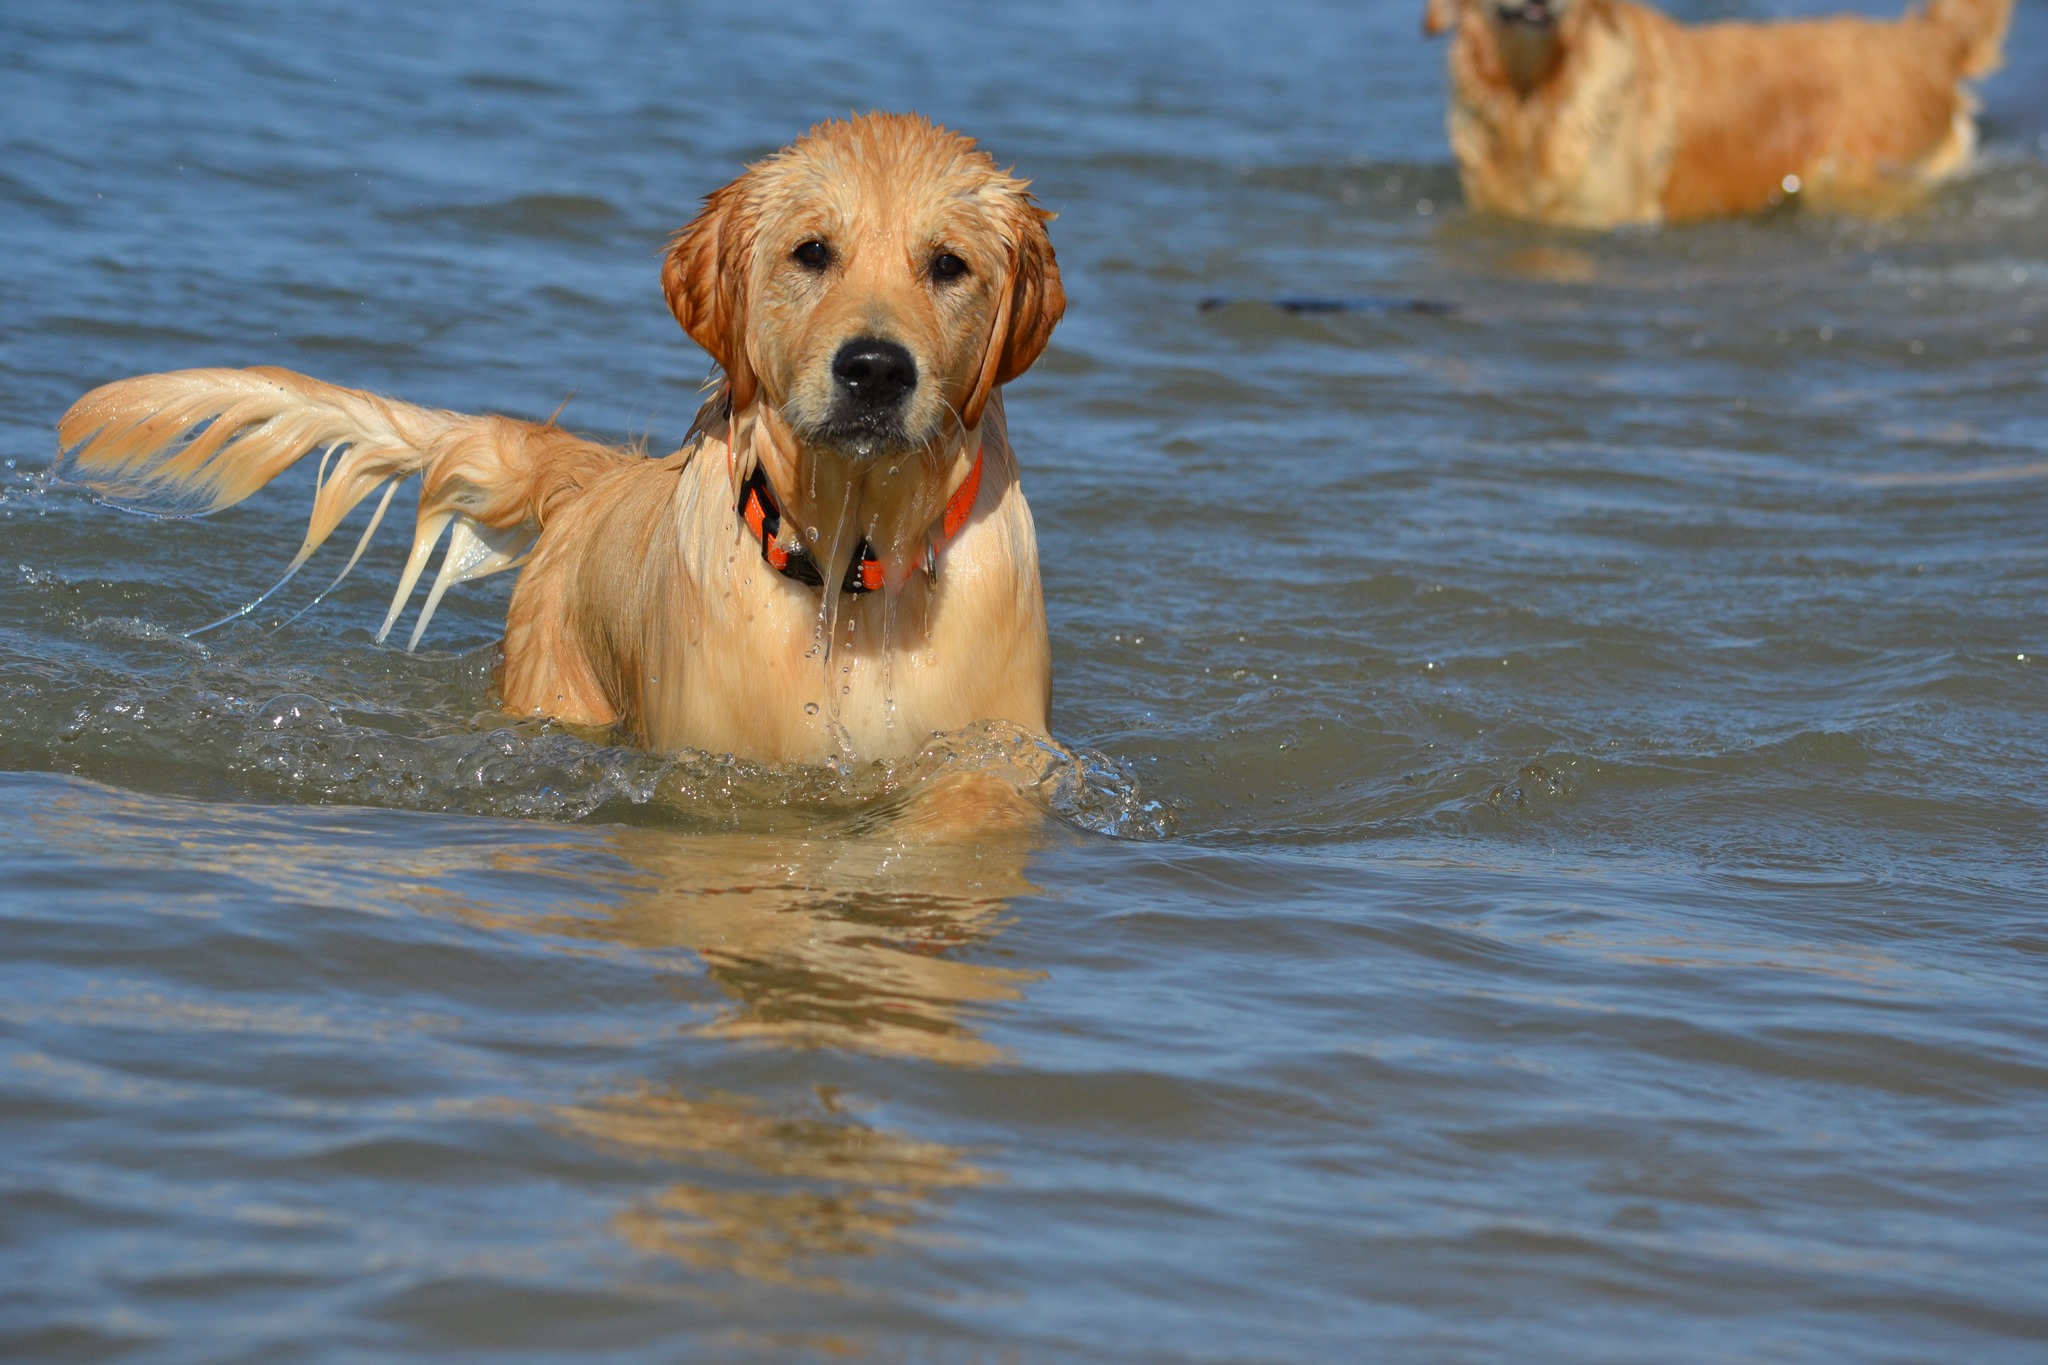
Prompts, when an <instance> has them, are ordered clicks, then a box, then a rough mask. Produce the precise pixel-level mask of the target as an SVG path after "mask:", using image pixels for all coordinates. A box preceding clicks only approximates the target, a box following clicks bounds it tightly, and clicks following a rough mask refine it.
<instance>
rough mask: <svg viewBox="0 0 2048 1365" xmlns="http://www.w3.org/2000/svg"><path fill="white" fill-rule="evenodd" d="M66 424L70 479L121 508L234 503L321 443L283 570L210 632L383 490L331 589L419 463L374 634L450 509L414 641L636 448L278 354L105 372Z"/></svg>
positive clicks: (62, 428)
mask: <svg viewBox="0 0 2048 1365" xmlns="http://www.w3.org/2000/svg"><path fill="white" fill-rule="evenodd" d="M57 438H58V447H59V454H58V457H57V461H56V464H55V465H54V466H53V470H54V472H55V473H56V474H57V475H58V477H60V478H63V479H67V480H70V481H72V482H76V483H82V484H84V485H86V486H87V487H89V488H91V489H93V491H94V492H96V493H98V494H99V495H100V497H102V498H103V499H105V500H106V501H108V502H110V503H113V504H114V505H116V506H119V507H126V508H130V509H132V510H134V511H138V512H147V513H151V514H153V515H156V516H173V517H189V516H204V515H205V514H207V513H209V512H217V511H219V510H220V509H221V508H223V507H232V506H234V505H235V504H236V503H238V502H240V501H242V500H243V499H244V498H246V497H248V496H249V495H250V494H252V493H254V492H255V491H256V490H257V489H259V488H261V487H263V485H265V484H267V483H269V482H270V481H271V480H272V479H274V478H276V477H277V476H278V475H279V474H282V473H283V472H284V471H285V470H286V469H288V468H290V467H291V466H292V465H293V464H295V463H297V462H298V461H299V460H300V459H301V458H303V457H304V456H306V455H308V454H311V453H312V452H313V451H315V450H320V451H322V452H323V453H322V455H321V458H320V475H319V479H318V481H317V484H316V487H315V490H314V494H313V515H312V519H311V522H310V523H309V524H308V526H307V528H306V538H305V540H304V541H303V542H302V543H301V544H300V546H299V552H298V554H297V555H295V556H294V557H293V559H292V562H291V565H290V567H288V568H287V569H286V570H285V574H284V577H283V578H280V579H279V580H278V581H277V583H276V584H275V585H273V586H272V587H271V589H270V590H269V592H266V593H264V594H263V595H262V596H261V597H258V598H257V599H256V600H255V601H253V602H251V603H249V604H248V605H247V606H245V607H243V608H241V609H240V610H239V611H236V612H231V613H229V614H228V615H227V616H225V617H222V618H221V619H220V620H219V621H216V622H214V623H213V625H212V626H202V627H200V629H201V630H211V629H212V628H213V626H218V625H225V624H226V623H227V622H229V621H232V620H235V619H236V618H237V617H241V616H246V615H248V614H249V613H250V612H251V611H253V610H254V609H255V608H256V607H257V606H258V605H259V604H261V603H262V602H263V601H264V600H265V599H266V598H268V597H269V596H270V594H271V593H274V592H276V591H277V590H278V589H279V588H281V587H283V586H284V585H285V584H286V583H287V582H289V581H290V580H291V577H292V575H294V574H296V573H297V572H298V571H299V569H300V568H302V567H303V566H304V565H305V563H306V561H307V560H308V559H310V558H312V556H313V552H314V551H315V550H317V549H319V548H320V546H321V544H322V543H323V542H325V541H326V540H327V538H328V537H329V536H331V535H333V534H334V531H335V528H336V527H338V526H339V525H340V524H341V522H342V520H343V518H345V517H347V516H348V514H349V513H350V512H352V511H354V510H355V508H356V507H357V505H359V504H360V503H361V502H362V501H363V500H364V499H365V498H367V497H369V496H370V495H371V494H372V493H375V492H377V491H378V490H379V489H380V488H381V489H382V490H383V497H382V499H381V500H380V501H379V502H378V504H377V509H376V511H375V513H373V514H372V516H371V518H370V522H369V525H367V526H366V527H364V529H363V534H362V537H361V539H360V540H358V541H357V542H356V548H355V553H354V554H352V555H351V556H350V557H349V561H348V563H347V565H345V566H344V567H343V568H342V571H341V572H340V574H338V575H336V577H335V579H334V582H332V583H330V584H328V585H327V587H326V589H325V590H323V591H322V592H321V593H320V595H319V597H316V598H314V599H313V601H314V602H318V601H320V600H321V598H324V597H326V596H327V594H328V593H330V592H332V591H334V589H335V588H336V587H338V586H339V585H340V583H341V580H342V579H344V578H346V577H348V574H349V571H350V570H352V569H354V568H355V566H356V561H357V560H359V559H361V558H362V554H363V551H364V549H365V548H367V547H368V545H369V543H370V537H371V536H373V535H375V534H376V531H377V527H378V525H379V524H380V523H381V522H382V521H383V519H384V513H385V511H386V509H388V508H389V507H390V505H391V496H392V494H393V493H395V492H396V491H397V489H398V485H399V484H401V483H403V482H404V481H405V480H406V479H408V478H410V477H411V476H412V475H414V474H418V475H420V476H421V481H420V507H419V523H418V531H417V533H416V534H415V535H414V537H413V545H412V554H411V555H410V557H409V558H408V559H407V561H406V566H405V572H404V574H403V576H402V577H401V579H400V581H399V585H398V592H397V593H396V595H395V596H393V598H392V599H391V610H390V611H389V612H388V613H386V615H385V617H384V624H383V627H382V628H381V629H380V630H379V631H378V632H377V639H378V640H379V641H380V642H381V641H382V640H384V638H385V637H386V636H388V635H390V633H391V627H392V626H393V624H395V623H396V622H397V620H398V616H399V613H400V612H401V611H403V610H404V609H405V604H406V603H407V602H408V601H409V600H411V597H412V593H413V589H414V587H415V586H416V585H417V584H418V582H419V578H420V574H421V572H422V571H423V570H424V569H425V568H426V563H427V560H428V558H429V557H430V556H431V555H432V554H433V552H434V547H435V546H436V545H437V544H438V543H439V542H440V539H441V533H442V532H443V531H444V530H448V528H449V526H450V525H451V523H452V525H453V527H454V529H453V531H452V532H450V534H449V541H448V550H447V553H446V554H444V555H443V556H442V559H441V569H440V572H439V573H438V574H437V575H436V576H435V579H434V585H433V587H432V588H431V589H430V590H429V592H428V594H427V601H426V604H425V605H424V606H423V607H421V609H420V615H419V621H418V624H416V625H415V626H414V627H413V632H412V639H411V641H410V643H408V644H407V645H406V648H407V649H408V650H410V649H412V648H413V647H414V646H415V645H417V644H418V643H419V641H420V636H421V634H422V633H424V632H425V630H426V628H427V622H428V621H429V620H430V619H432V617H433V614H434V609H435V608H436V607H438V606H439V605H440V603H441V596H442V594H443V593H445V592H446V591H447V590H448V588H449V586H450V585H452V584H455V583H462V582H467V581H468V580H470V579H472V578H482V577H484V576H485V575H486V574H493V573H497V572H498V571H500V570H502V569H510V568H516V567H518V566H519V565H520V564H522V563H524V562H525V557H526V554H527V552H528V551H529V550H530V549H532V546H533V542H534V540H535V539H536V538H537V537H538V535H539V534H540V528H541V525H542V523H543V522H544V521H545V520H546V518H547V515H548V512H549V510H550V509H551V508H552V507H553V506H555V505H556V504H558V503H559V501H560V500H561V499H562V497H563V496H565V495H573V493H574V491H575V490H577V489H579V488H580V487H581V486H582V485H583V484H584V483H586V482H587V481H588V479H589V478H590V477H591V476H593V475H594V474H596V473H598V472H601V470H602V469H603V468H606V467H610V466H613V465H616V464H619V463H622V462H624V461H626V460H629V459H632V458H634V457H633V455H632V453H631V452H627V451H623V450H618V449H616V448H613V447H610V446H603V445H598V444H596V443H595V442H591V441H585V440H582V439H581V438H579V437H575V436H571V435H570V434H568V433H567V432H565V431H563V430H561V429H560V428H559V427H556V426H555V425H554V424H553V423H552V422H548V423H536V422H521V421H516V420H514V419H512V418H509V417H475V416H470V415H467V414H464V413H458V412H445V411H442V410H440V409H436V408H422V407H415V406H414V405H412V404H410V403H400V402H395V401H393V400H391V399H388V398H380V397H378V396H377V395H376V394H372V393H364V392H363V391H362V390H360V389H345V388H342V387H340V386H339V385H335V384H323V383H321V382H320V381H319V380H317V379H308V378H307V377H306V376H305V375H302V374H295V373H293V372H292V371H290V370H280V369H272V368H269V367H263V368H258V369H248V370H228V369H209V370H178V371H175V372H172V373H170V374H147V375H141V376H139V377H137V378H134V379H123V380H120V381H118V382H116V383H112V384H107V385H105V386H103V387H101V388H97V389H94V390H93V391H92V392H91V393H88V394H87V395H85V397H83V398H81V399H79V400H78V401H77V402H76V403H74V404H73V405H72V407H71V410H70V411H69V412H67V413H65V414H64V417H63V419H62V420H61V421H60V422H58V424H57ZM311 605H312V603H308V604H307V606H308V607H310V606H311ZM193 633H194V634H197V633H198V632H197V631H195V632H193Z"/></svg>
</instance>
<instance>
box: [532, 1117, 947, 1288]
mask: <svg viewBox="0 0 2048 1365" xmlns="http://www.w3.org/2000/svg"><path fill="white" fill-rule="evenodd" d="M554 1117H555V1118H556V1120H557V1121H558V1122H559V1123H560V1124H562V1125H563V1126H564V1127H566V1128H567V1129H569V1130H570V1131H571V1132H574V1133H576V1134H578V1135H580V1136H582V1137H586V1138H589V1139H591V1140H593V1141H596V1142H598V1143H601V1144H603V1145H605V1146H606V1147H609V1148H613V1149H616V1150H622V1151H624V1152H626V1153H628V1154H631V1155H634V1156H639V1157H646V1158H651V1159H654V1160H658V1161H663V1162H668V1163H673V1164H675V1165H678V1166H684V1167H692V1168H698V1169H701V1170H703V1171H704V1172H705V1174H704V1175H703V1176H702V1177H701V1178H698V1179H694V1180H682V1181H678V1182H676V1183H675V1184H672V1185H670V1186H668V1187H667V1188H666V1189H663V1190H661V1191H660V1192H658V1193H656V1194H654V1195H652V1196H649V1197H647V1198H645V1199H642V1200H640V1201H639V1202H637V1203H636V1204H634V1205H633V1206H632V1207H631V1208H629V1209H627V1210H626V1211H625V1212H623V1213H621V1214H620V1215H619V1217H618V1220H617V1223H616V1226H617V1228H618V1231H619V1234H620V1235H621V1236H622V1237H624V1238H625V1239H626V1240H627V1241H628V1242H630V1243H632V1244H633V1245H634V1246H635V1247H638V1248H639V1249H640V1250H642V1251H646V1252H651V1253H654V1254H656V1255H662V1256H673V1257H675V1258H676V1259H678V1260H680V1261H683V1262H684V1263H685V1264H688V1265H692V1266H696V1267H698V1268H700V1269H712V1270H723V1271H730V1272H733V1273H736V1274H740V1275H745V1276H747V1277H748V1278H750V1279H756V1280H763V1281H767V1282H771V1283H777V1284H793V1285H801V1286H803V1287H805V1288H809V1289H835V1288H837V1287H838V1281H837V1280H836V1279H835V1278H833V1277H832V1276H830V1275H829V1274H819V1273H814V1272H813V1271H812V1270H811V1269H810V1267H812V1266H814V1265H816V1264H817V1263H819V1262H821V1261H826V1260H830V1259H838V1258H846V1257H863V1256H872V1255H874V1254H875V1253H876V1252H878V1251H882V1250H884V1249H886V1248H887V1247H889V1246H890V1245H892V1244H894V1243H896V1242H898V1241H900V1240H901V1239H903V1238H904V1237H905V1236H906V1235H907V1234H908V1233H910V1232H911V1231H912V1230H913V1229H914V1228H915V1226H916V1225H917V1224H918V1223H919V1222H921V1221H923V1220H925V1219H926V1218H928V1217H929V1216H930V1201H931V1197H932V1195H933V1193H934V1192H936V1191H939V1190H944V1189H957V1188H960V1187H963V1186H968V1185H975V1184H980V1183H982V1182H983V1181H984V1180H985V1179H986V1178H987V1177H986V1176H985V1175H984V1173H982V1172H980V1171H978V1170H976V1169H975V1168H974V1167H973V1166H971V1165H969V1164H967V1162H966V1161H965V1160H964V1159H963V1158H962V1154H961V1153H960V1152H959V1151H957V1150H956V1149H954V1148H951V1147H945V1146H942V1145H940V1144H937V1143H931V1142H920V1141H918V1140H916V1139H914V1138H910V1137H906V1136H903V1135H901V1134H896V1133H889V1132H886V1131H883V1130H880V1129H876V1128H870V1127H868V1126H866V1125H864V1124H861V1123H858V1122H855V1121H852V1120H851V1119H849V1118H847V1117H845V1115H844V1113H843V1110H842V1107H841V1103H840V1101H839V1099H838V1097H837V1096H836V1095H834V1094H832V1093H831V1092H830V1091H821V1092H820V1095H819V1098H818V1101H817V1109H816V1112H812V1113H798V1114H787V1113H785V1114H777V1113H773V1112H771V1111H770V1110H768V1109H767V1108H766V1107H764V1106H763V1105H761V1104H760V1103H759V1102H758V1101H756V1100H753V1099H751V1098H749V1097H748V1096H744V1095H734V1094H727V1093H720V1092H707V1093H705V1094H702V1095H698V1096H695V1097H689V1096H684V1095H681V1094H677V1093H674V1092H670V1091H645V1092H641V1093H638V1094H628V1095H616V1096H612V1097H610V1098H607V1099H604V1100H600V1101H599V1102H597V1103H595V1104H590V1105H565V1106H563V1107H561V1108H559V1109H557V1110H556V1111H555V1113H554Z"/></svg>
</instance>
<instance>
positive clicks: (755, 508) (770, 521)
mask: <svg viewBox="0 0 2048 1365" xmlns="http://www.w3.org/2000/svg"><path fill="white" fill-rule="evenodd" d="M980 496H981V449H980V448H979V447H977V448H976V449H975V452H974V467H973V468H972V469H970V470H968V471H967V477H966V478H964V479H962V480H961V481H960V486H959V487H958V488H956V489H954V490H953V496H952V497H951V498H949V499H947V500H946V510H945V512H944V513H943V514H941V516H940V517H939V524H938V526H937V527H936V528H934V530H935V535H934V536H933V537H932V538H931V539H929V540H927V541H926V542H925V547H924V571H925V572H926V573H927V574H930V575H932V576H933V577H937V575H938V567H939V561H938V552H939V551H940V550H942V549H944V548H945V546H946V544H947V542H949V541H950V540H952V539H953V537H954V536H957V535H959V534H960V528H961V527H963V526H965V525H966V524H967V518H968V516H969V515H970V514H972V513H973V511H974V502H975V499H976V498H978V497H980ZM734 510H735V511H737V512H738V513H739V515H740V520H741V521H743V522H745V523H746V525H747V529H748V530H749V531H751V532H753V535H754V539H756V540H758V541H760V542H761V558H763V559H765V560H767V561H768V567H769V568H771V569H773V570H775V572H777V573H779V574H781V575H782V576H783V577H784V578H793V579H795V580H796V581H797V582H799V583H802V584H805V585H806V586H808V587H813V588H816V587H822V586H823V585H824V582H825V575H824V574H823V573H821V572H820V571H819V569H818V561H817V558H816V557H815V556H814V555H812V554H811V551H810V548H809V547H808V546H806V545H805V544H804V543H803V542H802V541H796V542H794V543H793V544H789V545H784V544H783V543H782V507H781V505H780V504H779V503H777V502H776V501H775V490H774V489H772V488H770V487H769V486H768V476H767V474H766V473H764V472H763V471H762V469H761V467H760V466H759V465H756V466H754V472H753V473H752V474H749V475H748V476H747V481H746V482H745V483H744V484H742V485H740V500H739V505H738V506H737V507H736V508H735V509H734ZM887 581H888V575H887V574H886V572H885V571H884V569H883V566H882V559H881V556H879V555H877V554H876V553H875V547H874V546H872V545H870V544H869V543H868V538H867V537H866V536H862V537H861V538H860V544H859V545H857V546H855V547H854V551H853V563H851V564H849V565H848V566H847V568H846V580H845V581H844V582H843V583H841V584H840V585H839V591H841V592H875V591H877V590H879V589H880V588H881V586H882V585H883V584H884V583H885V582H887Z"/></svg>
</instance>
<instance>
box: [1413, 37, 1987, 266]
mask: <svg viewBox="0 0 2048 1365" xmlns="http://www.w3.org/2000/svg"><path fill="white" fill-rule="evenodd" d="M2011 16H2012V0H1932V2H1931V3H1930V4H1929V5H1928V7H1927V10H1926V12H1925V13H1920V12H1915V13H1912V14H1909V15H1907V16H1906V17H1905V18H1903V19H1901V20H1899V21H1898V22H1896V23H1880V22H1874V21H1871V20H1866V19H1858V18H1849V17H1842V18H1833V19H1822V20H1815V21H1809V22H1798V23H1778V24H1708V25H1702V26H1699V27H1692V28H1688V27H1684V26H1681V25H1679V24H1677V23H1675V22H1673V21H1672V20H1671V19H1669V18H1667V17H1666V16H1664V15H1662V14H1660V13H1658V12H1657V11H1655V10H1653V9H1650V8H1648V7H1646V6H1643V5H1638V4H1632V3H1629V0H1429V6H1428V9H1427V11H1426V13H1425V15H1424V19H1423V28H1424V31H1425V32H1427V33H1430V34H1436V33H1441V32H1443V31H1444V30H1445V29H1448V28H1452V27H1454V26H1455V27H1456V29H1457V33H1456V36H1455V37H1454V38H1453V39H1452V42H1451V49H1450V57H1449V72H1450V87H1451V91H1450V96H1451V98H1450V113H1449V119H1448V124H1449V131H1450V139H1451V149H1452V151H1453V152H1455V153H1456V155H1457V159H1458V170H1459V176H1460V179H1461V180H1462V181H1463V183H1464V189H1465V198H1466V201H1467V202H1468V203H1469V204H1471V206H1472V207H1473V208H1476V209H1481V210H1485V211H1488V212H1492V213H1500V214H1506V215H1508V216H1510V217H1515V218H1527V219H1532V220H1535V221H1537V222H1544V223H1556V224H1560V225H1563V226H1570V227H1587V228H1607V227H1614V226H1617V225H1619V224H1623V223H1659V222H1679V221H1683V220H1686V219H1695V218H1711V217H1719V216H1726V215H1730V214H1740V213H1751V212H1755V211H1756V210H1759V209H1762V208H1764V207H1766V206H1768V205H1770V204H1772V203H1775V202H1778V201H1779V200H1780V199H1782V198H1783V197H1784V196H1785V195H1787V194H1793V193H1798V194H1803V195H1804V196H1805V197H1806V198H1807V199H1809V200H1811V201H1814V202H1816V203H1818V204H1820V205H1822V206H1824V207H1829V208H1840V209H1849V210H1857V211H1865V212H1882V211H1885V210H1888V209H1895V208H1897V207H1898V206H1900V205H1901V204H1904V203H1908V202H1910V201H1911V200H1912V199H1913V198H1914V197H1916V196H1917V194H1918V193H1920V192H1921V191H1923V190H1924V189H1925V188H1926V187H1927V186H1929V185H1931V184H1933V183H1935V182H1937V181H1940V180H1942V179H1944V178H1946V177H1948V176H1951V175H1953V174H1955V173H1956V172H1957V171H1959V170H1961V169H1962V168H1964V167H1965V166H1967V165H1968V164H1969V162H1970V159H1971V157H1972V155H1973V153H1974V151H1975V149H1976V122H1975V113H1976V102H1975V100H1974V99H1973V98H1972V96H1971V95H1970V93H1969V91H1968V90H1966V89H1965V88H1964V87H1963V84H1962V82H1963V81H1965V80H1967V79H1970V78H1972V77H1976V76H1982V75H1985V74H1986V73H1988V72H1990V71H1992V70H1993V69H1995V68H1996V67H1997V65H1998V63H1999V60H2000V48H2001V46H2002V44H2003V42H2004V38H2005V29H2006V25H2007V23H2008V21H2009V20H2010V19H2011Z"/></svg>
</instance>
